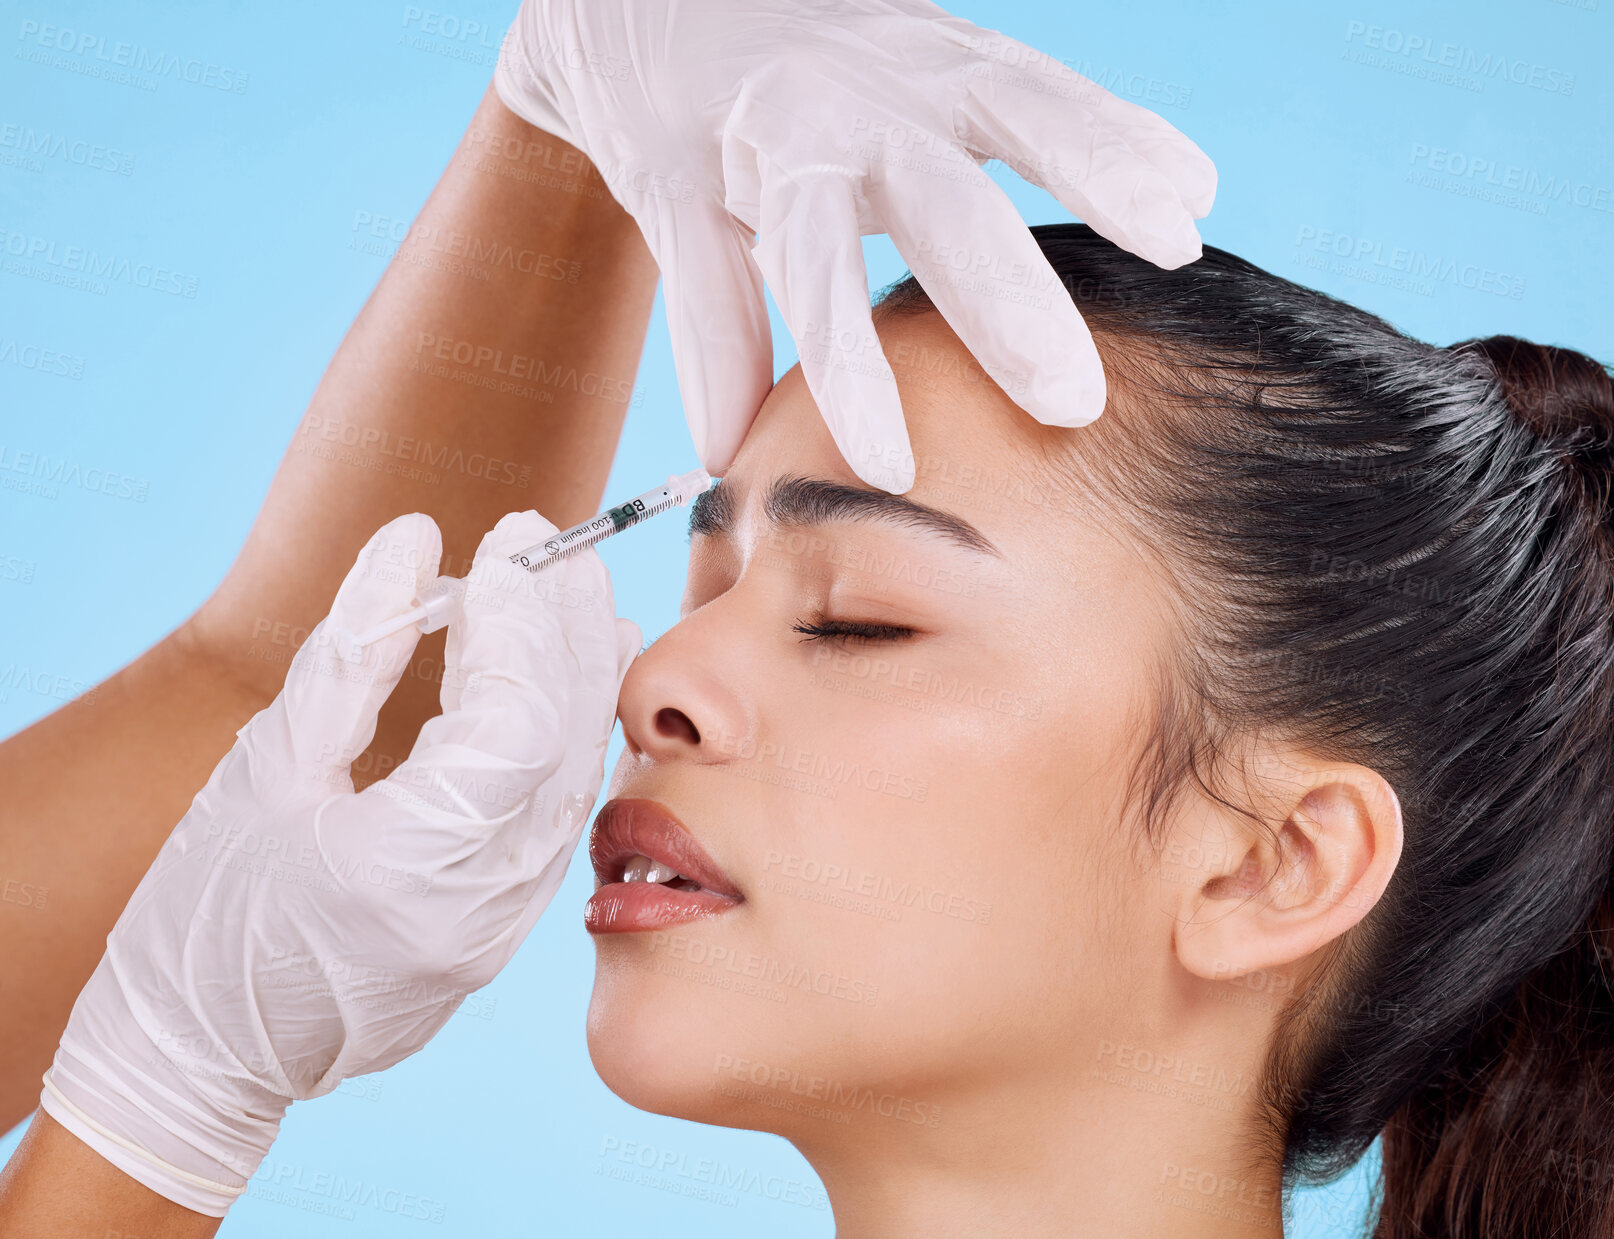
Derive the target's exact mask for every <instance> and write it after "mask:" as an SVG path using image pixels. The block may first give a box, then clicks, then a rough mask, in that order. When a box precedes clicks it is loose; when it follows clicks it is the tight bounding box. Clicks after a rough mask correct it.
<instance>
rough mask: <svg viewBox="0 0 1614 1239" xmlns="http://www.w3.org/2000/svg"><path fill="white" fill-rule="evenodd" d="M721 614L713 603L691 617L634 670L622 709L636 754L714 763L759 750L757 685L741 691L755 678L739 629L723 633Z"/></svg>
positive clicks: (620, 701) (626, 733)
mask: <svg viewBox="0 0 1614 1239" xmlns="http://www.w3.org/2000/svg"><path fill="white" fill-rule="evenodd" d="M719 612H720V606H719V604H712V605H708V606H707V607H704V608H702V609H701V610H699V611H697V612H695V613H694V614H693V615H690V616H688V617H686V618H685V619H684V620H682V621H681V622H679V623H678V624H675V625H674V626H673V627H672V628H671V629H669V630H668V631H667V632H666V634H665V635H663V636H662V637H661V638H660V639H659V640H658V641H656V642H655V643H654V644H652V645H651V647H650V648H649V649H648V650H646V651H645V652H644V653H643V654H641V655H639V657H638V658H636V659H634V661H633V665H632V666H631V667H629V668H628V674H627V678H626V679H624V680H623V681H622V694H621V696H620V697H619V698H618V700H617V714H618V716H619V717H620V718H621V719H622V737H623V741H624V743H625V744H626V745H627V748H628V751H629V752H630V753H632V754H633V755H634V756H636V757H637V756H643V757H648V758H650V759H651V760H654V761H694V762H700V763H702V764H711V763H716V762H721V761H725V760H730V759H732V758H734V757H737V756H739V755H741V754H745V753H749V752H751V751H752V749H753V748H754V747H755V743H754V735H755V731H756V710H755V706H754V702H755V692H754V688H755V685H754V684H753V686H752V688H753V691H750V692H742V691H741V689H740V686H741V685H742V684H744V683H748V682H749V680H750V678H754V677H750V678H748V677H747V676H746V675H745V671H744V668H743V665H742V664H743V655H742V654H740V652H739V647H738V644H737V643H736V642H734V641H733V640H732V636H733V633H732V631H731V632H730V634H729V639H727V640H725V639H724V638H723V635H722V626H723V622H724V620H723V616H722V615H721V614H720V613H719ZM730 628H731V629H732V623H731V624H730Z"/></svg>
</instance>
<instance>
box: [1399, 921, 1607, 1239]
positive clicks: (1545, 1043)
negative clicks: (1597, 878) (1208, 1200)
mask: <svg viewBox="0 0 1614 1239" xmlns="http://www.w3.org/2000/svg"><path fill="white" fill-rule="evenodd" d="M1373 1235H1374V1239H1435V1237H1436V1236H1439V1237H1440V1239H1458V1237H1463V1239H1467V1237H1469V1236H1474V1237H1476V1239H1477V1237H1478V1236H1487V1237H1490V1236H1496V1237H1497V1239H1501V1237H1503V1236H1507V1237H1510V1239H1512V1237H1517V1239H1528V1237H1530V1236H1541V1239H1548V1237H1549V1236H1550V1237H1553V1239H1592V1237H1593V1236H1597V1237H1598V1239H1607V1237H1608V1236H1610V1235H1614V890H1609V891H1605V893H1604V895H1603V898H1602V899H1601V900H1600V901H1599V903H1598V905H1597V909H1596V911H1595V913H1594V914H1593V916H1592V918H1591V921H1590V922H1589V923H1588V924H1587V926H1586V928H1585V930H1584V931H1583V932H1582V933H1580V934H1579V935H1578V936H1577V937H1576V938H1575V940H1574V941H1572V942H1571V943H1570V944H1569V945H1568V946H1567V947H1565V949H1564V950H1563V951H1561V952H1559V953H1558V954H1557V955H1555V956H1553V957H1552V958H1551V959H1550V960H1548V961H1547V962H1546V963H1545V964H1543V965H1542V966H1541V968H1540V969H1539V970H1538V971H1537V972H1535V973H1533V974H1532V975H1531V976H1530V977H1529V978H1527V979H1526V980H1525V982H1524V983H1523V984H1522V985H1520V986H1519V988H1518V990H1517V992H1516V993H1515V994H1514V995H1513V997H1512V999H1511V1000H1510V1001H1509V1002H1508V1003H1507V1005H1506V1006H1504V1007H1503V1008H1502V1009H1501V1010H1500V1011H1498V1012H1497V1013H1496V1014H1495V1015H1494V1016H1492V1017H1491V1019H1490V1020H1489V1021H1488V1022H1487V1023H1486V1024H1485V1025H1484V1026H1483V1027H1482V1028H1481V1029H1480V1030H1479V1031H1478V1032H1477V1033H1476V1035H1475V1037H1474V1039H1473V1041H1472V1042H1471V1043H1470V1044H1469V1045H1468V1046H1467V1047H1466V1048H1465V1049H1464V1050H1463V1052H1462V1053H1461V1054H1460V1055H1458V1056H1457V1057H1456V1058H1455V1059H1454V1060H1453V1061H1452V1062H1451V1063H1450V1064H1449V1065H1448V1066H1447V1067H1446V1068H1445V1069H1444V1070H1443V1071H1441V1072H1440V1074H1439V1075H1438V1076H1437V1077H1436V1078H1435V1079H1433V1080H1431V1081H1430V1082H1429V1083H1428V1084H1427V1085H1425V1086H1423V1087H1422V1088H1420V1089H1419V1090H1418V1091H1417V1092H1416V1093H1414V1094H1413V1096H1412V1097H1410V1098H1409V1099H1408V1100H1407V1102H1406V1103H1405V1104H1404V1105H1403V1106H1402V1107H1401V1108H1400V1109H1399V1110H1398V1111H1396V1113H1395V1116H1394V1117H1393V1118H1392V1119H1391V1120H1390V1122H1389V1124H1388V1125H1387V1126H1386V1127H1385V1129H1384V1144H1383V1193H1382V1204H1381V1208H1380V1213H1379V1222H1378V1227H1377V1229H1376V1230H1375V1231H1374V1232H1373Z"/></svg>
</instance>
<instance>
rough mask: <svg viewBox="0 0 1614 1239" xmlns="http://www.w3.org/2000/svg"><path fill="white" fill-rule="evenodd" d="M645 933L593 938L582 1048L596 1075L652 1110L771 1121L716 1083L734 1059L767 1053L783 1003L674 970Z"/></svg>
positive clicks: (780, 1025)
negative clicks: (651, 947)
mask: <svg viewBox="0 0 1614 1239" xmlns="http://www.w3.org/2000/svg"><path fill="white" fill-rule="evenodd" d="M646 937H647V935H641V934H632V935H628V934H618V935H611V936H609V937H602V938H598V939H596V940H595V951H596V962H595V972H594V993H593V996H592V998H591V999H590V1000H589V1007H588V1052H589V1057H590V1058H591V1059H592V1060H593V1062H594V1069H595V1071H597V1072H599V1075H600V1079H601V1080H603V1081H604V1082H605V1085H606V1087H607V1088H609V1089H610V1090H611V1091H612V1092H613V1093H615V1094H616V1095H617V1096H618V1097H620V1098H622V1100H623V1101H625V1102H627V1103H628V1104H629V1105H631V1106H635V1107H637V1108H638V1109H640V1110H648V1111H650V1112H651V1113H653V1114H666V1115H671V1116H674V1117H676V1118H683V1119H690V1120H693V1121H695V1122H700V1123H713V1124H717V1125H720V1126H725V1127H751V1128H757V1129H760V1130H772V1124H770V1123H769V1122H768V1119H767V1113H768V1112H767V1109H766V1108H765V1107H761V1106H757V1105H755V1104H748V1103H747V1102H746V1101H745V1100H744V1099H743V1098H738V1097H734V1096H731V1095H729V1094H730V1093H731V1092H733V1091H737V1090H732V1089H725V1088H723V1087H720V1086H723V1085H727V1084H731V1083H732V1082H731V1080H730V1076H729V1071H728V1067H729V1064H731V1063H732V1062H733V1061H736V1060H740V1059H750V1060H759V1059H760V1060H763V1061H766V1060H767V1058H768V1049H767V1047H768V1046H769V1045H770V1044H773V1045H777V1043H778V1041H779V1039H780V1035H781V1034H782V1033H783V1031H784V1028H785V1023H786V1021H787V1020H788V1018H789V1008H788V1007H787V1006H779V1005H778V1004H775V1003H772V1002H769V1001H768V1000H766V999H764V998H759V997H756V996H754V995H750V994H737V993H734V992H732V991H725V990H723V989H720V988H717V987H716V986H713V985H711V984H705V983H702V982H701V981H700V980H696V979H691V978H689V977H688V976H683V975H677V974H675V973H674V972H672V971H671V969H672V968H675V967H676V965H670V963H669V961H666V960H663V959H658V958H657V957H655V956H653V955H652V954H651V953H650V951H649V944H648V942H646V941H645V940H644V939H645V938H646ZM770 1008H773V1009H770ZM775 1056H776V1057H777V1051H776V1055H775Z"/></svg>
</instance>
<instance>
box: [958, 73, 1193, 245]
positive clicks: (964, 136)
mask: <svg viewBox="0 0 1614 1239" xmlns="http://www.w3.org/2000/svg"><path fill="white" fill-rule="evenodd" d="M1050 63H1052V62H1050ZM1056 67H1057V68H1058V69H1059V71H1060V72H1061V73H1064V74H1068V75H1069V77H1070V78H1071V79H1072V80H1073V82H1074V83H1075V86H1073V89H1080V90H1082V91H1085V92H1087V95H1086V97H1088V98H1091V99H1092V100H1093V102H1092V104H1091V106H1088V105H1085V104H1083V103H1079V102H1073V101H1071V100H1069V99H1063V100H1062V99H1059V98H1058V97H1057V96H1052V95H1049V94H1046V93H1042V92H1040V91H1039V90H1037V89H1036V86H1037V83H1026V82H1023V81H1022V80H1020V79H1018V78H1014V77H1008V78H1004V77H1003V76H1002V75H999V74H990V75H986V76H981V77H973V78H970V79H969V93H968V95H967V96H966V97H965V99H964V100H963V101H962V102H961V103H960V104H959V107H958V117H957V123H958V126H959V129H960V138H961V140H963V141H964V142H966V143H967V144H968V145H969V146H971V147H972V148H974V149H977V150H979V151H981V152H982V153H984V154H986V155H988V156H990V157H991V158H994V159H1001V160H1002V161H1003V162H1004V163H1005V164H1007V165H1008V166H1009V167H1011V168H1013V169H1014V170H1015V171H1016V172H1018V173H1019V174H1020V175H1021V176H1023V177H1024V178H1025V179H1026V180H1028V181H1030V182H1032V183H1033V184H1035V185H1041V186H1042V187H1043V188H1044V189H1046V190H1047V191H1048V192H1049V193H1051V194H1053V195H1054V197H1055V198H1057V199H1059V201H1060V202H1061V203H1062V204H1063V205H1064V206H1065V207H1066V209H1068V210H1069V211H1070V212H1071V213H1072V214H1073V215H1075V216H1077V217H1078V218H1080V219H1082V220H1084V221H1086V222H1087V223H1088V224H1090V225H1091V226H1092V228H1093V230H1094V231H1095V232H1097V233H1099V234H1100V235H1101V236H1103V237H1106V238H1107V239H1109V240H1110V241H1113V242H1114V243H1115V244H1116V245H1119V246H1121V247H1122V248H1123V249H1127V250H1130V251H1131V252H1133V253H1134V254H1137V255H1138V256H1139V257H1142V258H1146V259H1148V260H1149V261H1150V262H1152V263H1155V264H1156V265H1157V266H1160V267H1164V268H1166V269H1167V270H1170V269H1172V268H1174V267H1180V266H1182V265H1183V264H1184V263H1188V262H1192V261H1194V260H1195V259H1196V258H1198V257H1199V256H1200V253H1201V251H1202V246H1201V242H1200V238H1199V230H1198V229H1197V228H1196V227H1195V226H1194V218H1195V214H1194V209H1193V208H1196V207H1197V208H1202V209H1201V210H1199V212H1198V213H1199V214H1201V215H1203V214H1204V213H1205V212H1206V211H1208V210H1209V207H1210V204H1209V198H1210V196H1213V195H1214V193H1215V169H1214V167H1212V166H1211V165H1210V161H1209V160H1208V159H1206V158H1205V157H1204V155H1203V153H1202V152H1200V151H1199V148H1198V147H1195V146H1193V144H1192V143H1191V142H1188V140H1187V139H1186V138H1181V135H1177V136H1178V137H1179V138H1181V142H1180V143H1175V144H1174V143H1173V142H1171V140H1170V139H1168V138H1167V137H1166V135H1165V132H1164V129H1170V126H1169V125H1168V124H1167V123H1166V122H1165V121H1162V120H1161V119H1160V118H1159V117H1157V116H1155V115H1154V114H1153V113H1151V112H1149V111H1148V110H1147V109H1146V108H1140V107H1138V106H1137V105H1136V104H1129V103H1127V102H1126V101H1125V100H1122V99H1116V98H1115V97H1114V96H1112V95H1110V94H1109V92H1108V91H1105V90H1103V89H1101V88H1100V87H1099V86H1097V85H1096V84H1094V83H1092V82H1089V81H1087V79H1086V78H1083V77H1081V76H1080V75H1079V74H1076V73H1072V72H1070V71H1069V70H1066V69H1064V67H1063V66H1056ZM1162 126H1164V129H1162ZM1172 132H1173V133H1175V132H1176V131H1175V130H1172ZM1134 135H1135V136H1137V137H1138V138H1139V139H1140V141H1142V142H1143V150H1142V151H1140V150H1139V148H1138V147H1135V146H1133V145H1132V143H1131V140H1130V139H1131V138H1132V137H1133V136H1134ZM1190 148H1191V149H1190ZM1151 156H1152V157H1153V159H1161V160H1165V161H1166V162H1167V164H1168V167H1169V168H1170V169H1171V170H1172V172H1173V173H1174V174H1175V175H1177V176H1178V177H1180V178H1182V179H1185V180H1186V182H1187V190H1188V192H1187V194H1186V196H1185V195H1184V194H1183V193H1180V192H1179V191H1178V187H1177V184H1176V183H1175V182H1174V180H1173V177H1172V175H1168V174H1167V173H1166V172H1163V171H1161V169H1160V168H1159V167H1157V166H1156V164H1155V162H1153V161H1152V159H1151ZM1168 156H1169V158H1168Z"/></svg>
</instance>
